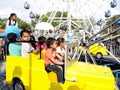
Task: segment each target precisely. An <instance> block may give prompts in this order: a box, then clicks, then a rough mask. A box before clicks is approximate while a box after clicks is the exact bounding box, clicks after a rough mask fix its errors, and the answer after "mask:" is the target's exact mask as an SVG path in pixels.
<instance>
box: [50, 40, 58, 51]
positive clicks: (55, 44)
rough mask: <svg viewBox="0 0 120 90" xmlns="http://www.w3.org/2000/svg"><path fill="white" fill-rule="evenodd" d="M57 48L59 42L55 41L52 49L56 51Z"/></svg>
mask: <svg viewBox="0 0 120 90" xmlns="http://www.w3.org/2000/svg"><path fill="white" fill-rule="evenodd" d="M56 47H57V42H56V41H54V43H53V44H52V45H51V48H53V49H56Z"/></svg>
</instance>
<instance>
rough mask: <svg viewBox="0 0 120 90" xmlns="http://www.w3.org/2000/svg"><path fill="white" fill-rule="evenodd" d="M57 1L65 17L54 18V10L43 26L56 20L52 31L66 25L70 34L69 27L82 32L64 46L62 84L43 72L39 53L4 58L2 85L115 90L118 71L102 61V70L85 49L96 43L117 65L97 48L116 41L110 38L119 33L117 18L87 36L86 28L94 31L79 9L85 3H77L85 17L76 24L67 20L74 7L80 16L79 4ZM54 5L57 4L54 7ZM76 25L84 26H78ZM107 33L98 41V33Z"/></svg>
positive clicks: (26, 89) (16, 89)
mask: <svg viewBox="0 0 120 90" xmlns="http://www.w3.org/2000/svg"><path fill="white" fill-rule="evenodd" d="M50 1H51V0H50ZM59 1H62V2H64V3H66V4H67V6H68V7H67V13H68V14H67V17H66V18H64V19H63V18H62V14H61V17H55V15H56V13H57V10H56V9H53V11H52V13H51V15H50V16H49V19H48V21H47V23H50V24H51V22H52V21H55V20H57V21H58V22H59V25H58V26H56V27H55V28H54V29H55V30H58V29H60V27H61V26H62V25H64V24H66V25H67V30H68V31H70V32H71V30H72V26H73V27H75V28H76V29H79V28H82V31H83V33H82V35H83V36H82V37H78V38H77V40H76V39H71V41H70V42H68V43H67V44H66V46H65V61H64V73H63V74H64V83H63V84H62V85H61V84H58V82H57V76H56V73H54V72H49V73H47V72H46V70H45V66H44V62H43V58H41V57H43V56H44V54H43V52H42V51H41V52H40V54H37V55H35V54H33V53H30V57H29V58H25V57H18V56H10V55H6V83H7V84H10V85H12V88H13V90H40V89H43V90H119V89H118V86H119V83H118V76H119V74H120V71H119V70H118V68H117V69H116V68H115V65H116V64H114V63H113V62H109V61H108V62H107V60H106V63H104V66H102V65H99V64H98V61H100V59H96V58H94V56H93V55H92V54H91V52H90V50H89V49H90V47H91V46H93V45H95V44H96V43H99V46H100V48H102V49H104V50H105V51H106V52H107V53H108V54H109V55H110V56H111V57H113V58H114V59H115V62H117V65H120V61H119V60H118V58H116V57H115V56H114V55H113V54H112V53H111V52H110V51H108V50H107V49H106V48H105V46H103V44H101V43H102V41H105V40H109V39H112V38H114V37H118V36H114V37H112V34H114V33H115V32H118V31H119V30H120V27H119V24H120V22H119V21H120V18H118V19H117V20H115V21H114V22H112V23H111V24H109V25H107V26H105V25H103V27H102V28H101V29H100V31H98V32H97V33H91V32H89V31H88V28H89V26H91V30H94V29H95V27H94V25H93V24H92V23H91V21H90V19H89V16H88V15H87V14H86V10H85V9H84V6H83V5H84V3H87V4H88V3H89V2H87V1H88V0H86V1H83V0H81V3H80V5H81V7H82V9H84V10H83V11H84V12H83V13H84V15H86V16H85V17H84V19H80V17H78V18H79V19H78V18H77V19H76V20H74V19H73V18H72V17H71V5H74V7H75V9H77V10H78V11H79V14H82V13H81V10H80V8H78V7H79V5H78V2H79V0H59ZM90 1H92V0H90ZM93 1H94V0H93ZM62 4H63V3H62ZM55 5H58V4H56V3H55ZM59 6H60V5H59ZM59 6H58V7H59ZM110 6H111V8H115V7H116V6H117V2H116V0H113V1H111V2H110ZM24 8H25V9H30V4H29V3H28V2H25V4H24ZM53 8H56V6H55V7H54V6H53ZM62 13H63V12H62ZM84 15H83V16H84ZM29 16H30V18H34V17H35V15H34V13H33V12H30V14H29ZM110 16H111V12H110V10H108V11H106V12H105V17H106V18H109V17H110ZM41 18H42V17H41ZM81 20H82V21H81ZM80 22H84V23H83V24H81V23H80ZM103 22H105V21H103V20H102V19H100V20H99V21H98V22H97V23H96V24H97V25H98V26H102V24H103ZM114 24H116V25H118V27H117V28H116V29H114V30H113V29H112V26H113V25H114ZM108 29H109V32H108V34H105V35H103V36H102V37H100V35H101V33H102V32H104V31H108ZM4 35H6V34H4ZM109 36H110V37H109ZM71 38H72V37H71ZM96 38H97V39H96ZM105 38H107V39H105ZM21 43H22V42H21ZM99 46H95V47H93V48H94V49H95V48H96V47H99ZM80 47H81V48H80ZM73 48H74V49H73ZM79 48H80V49H79ZM97 49H99V48H97ZM95 51H96V50H95ZM98 51H99V50H98ZM92 52H94V51H92ZM98 53H99V55H100V54H101V53H100V51H99V52H98ZM69 55H70V56H71V57H72V60H71V61H68V59H67V57H68V56H69ZM99 55H98V56H99ZM82 56H83V57H84V62H82V61H81V59H82V58H81V57H82ZM109 66H114V70H111V67H109ZM113 74H114V75H115V77H114V75H113Z"/></svg>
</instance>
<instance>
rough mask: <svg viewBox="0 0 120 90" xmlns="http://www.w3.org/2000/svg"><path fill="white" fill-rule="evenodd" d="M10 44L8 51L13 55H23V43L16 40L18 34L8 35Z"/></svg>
mask: <svg viewBox="0 0 120 90" xmlns="http://www.w3.org/2000/svg"><path fill="white" fill-rule="evenodd" d="M7 38H8V41H9V42H10V43H9V46H8V52H9V54H10V55H12V56H21V45H20V44H19V43H17V42H15V41H16V38H17V35H16V34H14V33H9V34H8V35H7Z"/></svg>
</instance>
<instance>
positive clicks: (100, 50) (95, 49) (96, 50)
mask: <svg viewBox="0 0 120 90" xmlns="http://www.w3.org/2000/svg"><path fill="white" fill-rule="evenodd" d="M81 49H83V47H82V46H79V48H78V50H81ZM75 50H77V47H76V48H75ZM88 50H89V52H90V53H91V54H92V55H93V56H95V57H97V58H98V59H100V58H102V57H103V56H106V55H107V51H106V46H101V45H99V44H93V45H91V46H90V47H89V48H88ZM83 54H84V51H83Z"/></svg>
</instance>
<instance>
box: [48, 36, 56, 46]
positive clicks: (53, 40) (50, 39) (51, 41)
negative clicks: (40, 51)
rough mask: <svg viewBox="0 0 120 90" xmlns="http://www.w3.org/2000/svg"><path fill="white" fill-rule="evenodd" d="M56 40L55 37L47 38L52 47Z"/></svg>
mask: <svg viewBox="0 0 120 90" xmlns="http://www.w3.org/2000/svg"><path fill="white" fill-rule="evenodd" d="M55 41H56V39H55V38H53V37H49V38H48V39H47V41H46V45H47V47H48V48H50V45H52V44H53V43H54V42H55Z"/></svg>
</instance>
